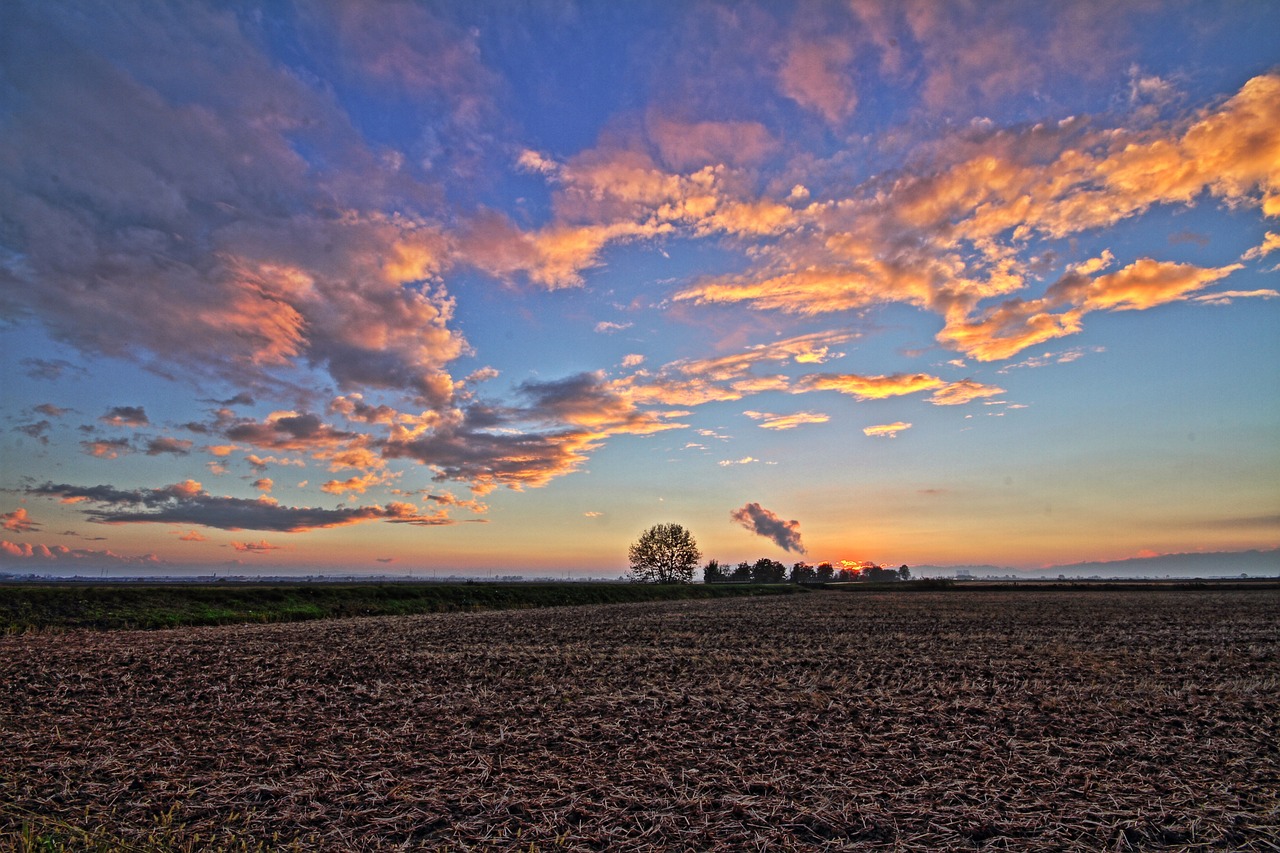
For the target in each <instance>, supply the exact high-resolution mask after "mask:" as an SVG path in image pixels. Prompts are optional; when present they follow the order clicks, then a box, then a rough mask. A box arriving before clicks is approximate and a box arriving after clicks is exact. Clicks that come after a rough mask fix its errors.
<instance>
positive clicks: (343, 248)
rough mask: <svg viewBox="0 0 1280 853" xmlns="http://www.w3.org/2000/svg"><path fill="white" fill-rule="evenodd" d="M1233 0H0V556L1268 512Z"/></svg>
mask: <svg viewBox="0 0 1280 853" xmlns="http://www.w3.org/2000/svg"><path fill="white" fill-rule="evenodd" d="M1276 32H1280V4H1277V3H1274V2H1267V0H1256V2H1250V0H1234V2H1227V1H1226V0H1224V2H1158V0H1152V2H1143V0H1137V2H1132V3H1119V4H1117V3H1113V2H1110V0H1105V2H1104V1H1103V0H1098V1H1097V2H1094V0H1085V1H1084V2H1081V1H1080V0H1064V2H1058V3H1052V4H1042V3H1024V2H1001V0H994V1H993V2H976V0H974V2H940V1H938V0H906V1H905V2H877V0H848V2H808V3H794V4H788V3H783V2H757V3H752V2H688V3H685V2H656V1H655V2H628V3H612V2H571V0H557V1H556V2H552V0H546V1H545V2H543V0H532V2H528V3H520V4H513V3H507V2H486V0H479V2H468V3H418V2H394V0H388V2H380V3H356V2H307V3H296V4H294V3H287V2H280V3H269V4H255V3H213V2H205V3H195V2H191V3H186V2H169V3H164V2H147V3H143V2H130V0H119V2H113V3H104V4H84V3H79V2H56V0H32V2H24V0H11V2H6V3H4V4H3V6H2V7H0V347H2V348H3V349H2V353H3V364H4V370H3V373H2V374H0V375H2V376H3V379H2V380H0V381H3V392H4V393H3V407H4V408H3V412H0V463H2V464H0V519H2V520H3V527H4V529H3V531H0V558H2V559H3V562H2V563H0V568H3V569H5V570H8V571H15V570H16V571H28V570H29V571H36V572H68V571H80V572H95V571H100V572H112V573H115V572H119V573H125V574H128V573H140V572H149V573H150V572H159V573H165V572H191V571H218V572H232V573H234V572H244V573H254V572H282V571H289V572H316V573H334V572H370V573H386V572H391V573H403V572H422V573H427V572H433V573H439V574H448V573H460V574H466V573H475V574H481V575H483V574H486V573H494V572H497V573H502V574H539V573H551V574H556V575H559V574H563V575H564V576H567V577H581V576H614V575H617V574H620V573H621V572H623V571H624V570H625V569H626V564H627V556H626V555H627V548H628V545H629V544H630V543H631V542H632V541H634V540H635V539H636V538H637V537H638V536H639V534H640V532H641V531H643V530H644V529H646V528H648V527H649V526H651V525H653V524H657V523H668V522H669V523H678V524H682V525H684V526H685V527H687V528H688V529H689V530H690V531H691V532H692V533H693V535H694V536H695V538H696V539H697V541H698V543H699V545H700V546H701V549H702V551H703V554H704V556H705V557H706V558H708V559H710V558H715V559H719V560H721V561H722V562H729V563H735V562H738V561H740V560H755V559H757V558H759V557H762V556H767V557H770V558H772V559H779V560H782V561H783V562H785V563H787V564H791V563H793V562H798V561H801V560H803V561H806V562H809V563H815V564H816V563H818V562H822V561H831V562H833V563H840V562H841V561H847V562H858V561H873V562H876V563H881V564H889V565H899V564H902V563H906V564H909V565H965V564H995V565H1002V566H1012V567H1018V568H1032V567H1041V566H1048V565H1058V564H1065V563H1073V562H1080V561H1097V560H1115V559H1126V558H1131V557H1137V556H1149V555H1159V554H1175V553H1191V552H1231V551H1243V550H1249V549H1271V548H1276V547H1277V546H1278V545H1280V322H1278V321H1280V299H1278V298H1277V288H1278V287H1280V274H1278V270H1280V50H1277V48H1276V42H1275V35H1274V34H1275V33H1276Z"/></svg>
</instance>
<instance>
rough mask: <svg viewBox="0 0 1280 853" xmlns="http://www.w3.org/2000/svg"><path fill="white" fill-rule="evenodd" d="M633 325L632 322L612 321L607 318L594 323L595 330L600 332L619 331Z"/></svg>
mask: <svg viewBox="0 0 1280 853" xmlns="http://www.w3.org/2000/svg"><path fill="white" fill-rule="evenodd" d="M633 325H634V324H633V323H613V322H610V321H608V320H603V321H601V322H599V323H596V331H597V332H598V333H600V334H609V333H611V332H621V331H623V330H624V329H630V328H631V327H632V326H633Z"/></svg>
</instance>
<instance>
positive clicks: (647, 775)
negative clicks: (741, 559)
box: [0, 592, 1280, 850]
mask: <svg viewBox="0 0 1280 853" xmlns="http://www.w3.org/2000/svg"><path fill="white" fill-rule="evenodd" d="M1278 616H1280V596H1278V595H1277V593H1275V592H1266V593H1200V592H1124V593H1107V592H1053V593H1037V592H1025V593H1024V592H1016V593H1009V592H985V593H976V592H963V593H961V592H952V593H936V594H934V593H916V594H901V593H899V594H845V593H837V592H822V593H814V594H811V595H802V596H791V597H788V598H779V599H747V600H720V601H709V602H672V603H657V604H629V605H603V606H596V607H577V608H553V609H547V610H537V611H519V612H500V613H480V614H442V615H432V616H417V617H398V618H397V617H392V618H376V619H363V620H345V621H331V622H312V623H302V624H289V625H255V626H244V627H231V628H198V629H192V628H189V629H179V630H172V631H157V632H149V633H140V632H118V633H89V632H72V633H67V634H61V635H58V634H47V635H28V636H12V637H6V638H2V639H0V684H3V692H2V693H0V846H3V845H5V844H9V845H11V846H22V845H26V846H33V845H34V844H35V843H37V842H40V841H41V839H43V840H44V841H45V842H48V841H49V840H50V839H58V838H72V837H73V835H71V834H69V833H71V832H72V830H71V829H70V828H71V827H78V828H79V829H80V830H82V831H89V832H91V833H92V834H93V837H95V838H98V839H110V840H111V843H112V844H115V845H117V846H121V847H122V846H123V845H125V844H139V845H142V846H145V845H146V844H147V842H146V839H147V838H148V836H149V835H150V836H151V837H152V838H154V837H155V828H156V826H157V825H158V824H160V825H163V826H164V827H165V834H164V838H165V841H164V844H166V845H168V846H169V847H170V848H178V849H183V848H191V849H205V848H208V847H214V846H217V845H219V844H221V845H226V846H239V845H241V844H248V845H249V846H252V845H255V844H258V843H260V842H267V843H268V844H276V843H277V842H276V841H271V839H277V840H278V844H279V846H282V847H287V846H288V845H289V842H292V841H296V842H297V843H298V846H300V847H302V848H305V849H332V850H400V849H429V850H430V849H522V850H528V849H535V850H553V849H569V850H621V849H628V850H636V849H655V850H681V849H685V850H717V849H718V850H766V849H769V850H775V849H777V850H785V849H833V850H881V849H885V850H889V849H900V850H956V849H976V848H982V849H1011V850H1075V849H1079V850H1139V849H1140V850H1157V849H1165V850H1202V849H1204V850H1208V849H1224V850H1280V840H1277V839H1280V746H1278V744H1280V725H1278V724H1280V619H1278V618H1277V617H1278ZM5 804H8V805H5ZM197 835H198V836H199V839H198V840H196V836H197ZM86 837H88V836H86ZM23 838H25V839H26V840H25V841H23V840H21V839H23Z"/></svg>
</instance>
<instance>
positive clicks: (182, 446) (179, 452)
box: [147, 436, 192, 456]
mask: <svg viewBox="0 0 1280 853" xmlns="http://www.w3.org/2000/svg"><path fill="white" fill-rule="evenodd" d="M191 445H192V442H190V441H187V440H186V439H182V438H170V437H168V436H160V437H159V438H153V439H151V440H150V441H149V442H147V455H148V456H159V455H160V454H162V453H172V454H173V455H175V456H186V455H187V454H188V453H190V452H191Z"/></svg>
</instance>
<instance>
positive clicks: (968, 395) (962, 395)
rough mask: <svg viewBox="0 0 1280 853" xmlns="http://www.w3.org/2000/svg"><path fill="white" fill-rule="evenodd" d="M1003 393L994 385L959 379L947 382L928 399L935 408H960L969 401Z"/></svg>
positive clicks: (1002, 390) (1001, 389)
mask: <svg viewBox="0 0 1280 853" xmlns="http://www.w3.org/2000/svg"><path fill="white" fill-rule="evenodd" d="M1003 393H1004V389H1003V388H997V387H995V386H994V385H983V384H981V383H978V382H974V381H973V380H972V379H961V380H960V381H959V382H948V383H947V384H946V385H943V386H942V387H941V388H939V389H938V390H937V391H934V392H933V396H931V397H930V398H929V402H930V403H933V404H934V405H935V406H961V405H964V404H965V403H968V402H970V401H971V400H980V399H982V398H984V397H994V396H996V395H997V394H1003Z"/></svg>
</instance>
